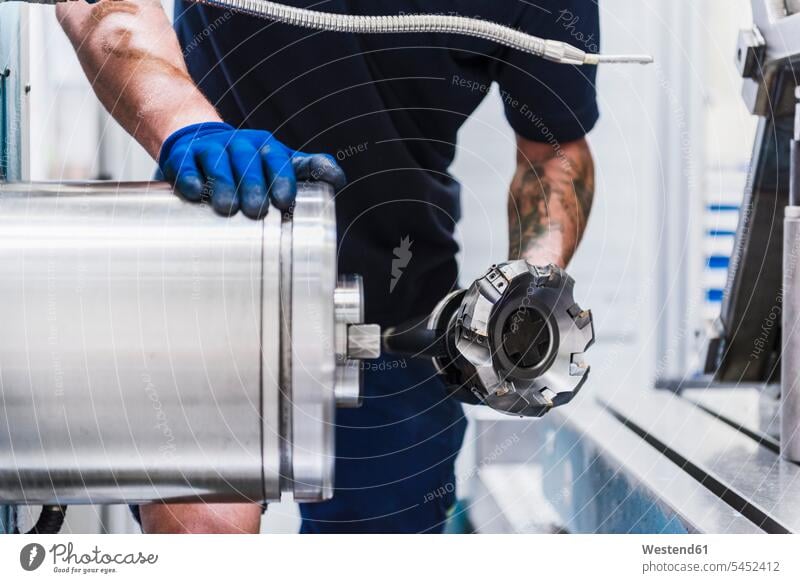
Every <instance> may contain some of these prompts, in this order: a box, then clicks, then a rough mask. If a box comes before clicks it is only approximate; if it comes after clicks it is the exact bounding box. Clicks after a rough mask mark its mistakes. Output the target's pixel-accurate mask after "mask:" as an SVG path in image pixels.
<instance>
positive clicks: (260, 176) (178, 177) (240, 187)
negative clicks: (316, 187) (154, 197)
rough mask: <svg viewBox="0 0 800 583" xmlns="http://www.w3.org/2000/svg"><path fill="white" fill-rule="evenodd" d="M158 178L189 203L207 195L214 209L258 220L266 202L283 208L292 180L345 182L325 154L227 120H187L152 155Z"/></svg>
mask: <svg viewBox="0 0 800 583" xmlns="http://www.w3.org/2000/svg"><path fill="white" fill-rule="evenodd" d="M158 163H159V166H160V167H161V171H162V172H163V174H164V177H165V178H166V179H167V180H169V181H170V182H171V183H173V184H174V185H175V186H176V188H177V189H178V191H179V192H180V193H181V194H182V195H183V196H184V197H185V198H186V199H187V200H190V201H192V202H199V201H200V200H201V199H202V198H203V197H205V196H207V197H210V199H211V205H212V206H213V207H214V210H216V211H217V212H218V213H220V214H223V215H234V214H236V213H237V212H238V211H239V209H241V210H242V212H243V213H244V214H245V215H247V216H248V217H250V218H251V219H260V218H263V217H264V216H265V215H266V214H267V211H268V209H269V203H270V201H272V204H274V205H275V206H276V207H277V208H279V209H281V210H287V209H289V208H290V207H291V206H292V204H293V203H294V198H295V195H296V194H297V181H298V180H314V181H316V180H320V181H323V182H327V183H329V184H330V185H331V186H333V187H334V189H337V190H338V189H340V188H342V187H343V186H344V184H345V176H344V171H343V170H342V169H341V168H340V167H339V166H338V165H337V164H336V161H335V160H334V159H333V157H331V156H328V155H326V154H304V153H302V152H296V151H294V150H291V149H290V148H287V147H286V146H284V145H283V144H282V143H281V142H279V141H278V140H277V139H276V138H275V137H274V136H273V135H272V134H271V133H269V132H266V131H261V130H237V129H235V128H233V127H231V126H229V125H228V124H225V123H219V122H216V123H215V122H211V123H201V124H193V125H190V126H187V127H185V128H182V129H180V130H178V131H176V132H175V133H173V134H172V135H171V136H169V137H168V138H167V139H166V140H165V141H164V144H163V146H162V147H161V153H160V154H159V158H158Z"/></svg>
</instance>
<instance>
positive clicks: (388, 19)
mask: <svg viewBox="0 0 800 583" xmlns="http://www.w3.org/2000/svg"><path fill="white" fill-rule="evenodd" d="M28 1H29V2H31V3H36V4H57V3H59V2H65V1H67V0H28ZM191 1H192V2H195V3H197V4H206V5H208V6H215V7H217V8H224V9H226V10H230V11H232V12H239V13H242V14H248V15H251V16H257V17H259V18H266V19H268V20H273V21H275V22H281V23H284V24H289V25H292V26H299V27H302V28H310V29H313V30H324V31H329V32H345V33H353V34H395V33H426V32H430V33H445V34H459V35H464V36H471V37H476V38H482V39H486V40H489V41H492V42H495V43H497V44H499V45H503V46H506V47H510V48H512V49H516V50H518V51H522V52H524V53H530V54H532V55H536V56H537V57H542V58H544V59H547V60H548V61H553V62H556V63H561V64H565V65H598V64H600V63H641V64H647V63H651V62H652V61H653V58H652V57H650V56H648V55H596V54H592V53H587V52H585V51H582V50H581V49H579V48H577V47H575V46H572V45H570V44H568V43H565V42H561V41H553V40H546V39H543V38H539V37H537V36H533V35H530V34H526V33H524V32H521V31H519V30H515V29H513V28H511V27H509V26H504V25H502V24H497V23H495V22H490V21H488V20H480V19H478V18H467V17H465V16H453V15H438V14H398V15H396V16H395V15H392V16H362V15H356V14H335V13H331V12H320V11H317V10H308V9H305V8H297V7H295V6H285V5H283V4H280V3H278V2H269V1H268V0H191ZM1 2H3V0H0V3H1Z"/></svg>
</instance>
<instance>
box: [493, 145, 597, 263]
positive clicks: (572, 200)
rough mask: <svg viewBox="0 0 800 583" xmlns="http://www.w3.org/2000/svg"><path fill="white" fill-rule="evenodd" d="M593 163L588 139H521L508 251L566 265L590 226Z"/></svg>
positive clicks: (510, 206)
mask: <svg viewBox="0 0 800 583" xmlns="http://www.w3.org/2000/svg"><path fill="white" fill-rule="evenodd" d="M593 199H594V163H593V161H592V154H591V151H590V150H589V146H588V144H587V143H586V140H579V141H576V142H570V143H569V144H565V145H563V146H562V147H561V148H560V149H559V150H558V151H557V152H556V151H554V149H553V147H552V146H550V145H545V144H536V143H533V142H528V141H527V140H523V139H522V138H520V139H519V150H518V156H517V171H516V173H515V175H514V179H513V181H512V183H511V189H510V196H509V199H508V224H509V257H510V258H512V259H520V258H524V259H527V260H528V261H529V262H530V263H533V264H537V265H543V264H547V263H555V264H556V265H559V266H561V267H566V265H567V264H568V263H569V261H570V259H572V256H573V255H574V253H575V250H576V249H577V246H578V243H580V241H581V238H582V237H583V232H584V230H585V229H586V222H587V220H588V218H589V212H590V211H591V209H592V201H593Z"/></svg>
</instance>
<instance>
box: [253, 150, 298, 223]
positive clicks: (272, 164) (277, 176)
mask: <svg viewBox="0 0 800 583" xmlns="http://www.w3.org/2000/svg"><path fill="white" fill-rule="evenodd" d="M260 153H261V159H262V160H263V161H264V168H265V170H266V173H267V179H268V180H269V197H270V199H271V200H272V204H274V205H275V206H276V207H277V208H279V209H280V210H282V211H285V210H289V209H290V208H291V206H292V203H294V199H295V196H297V180H296V179H295V175H294V168H293V167H292V163H291V161H290V160H289V154H288V152H287V151H286V149H285V148H283V147H280V146H277V145H270V144H268V145H266V146H263V147H262V148H261V152H260Z"/></svg>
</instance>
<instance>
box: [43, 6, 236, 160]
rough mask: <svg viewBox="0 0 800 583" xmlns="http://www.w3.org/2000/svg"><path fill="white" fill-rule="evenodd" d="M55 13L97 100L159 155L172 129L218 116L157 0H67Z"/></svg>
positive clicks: (215, 118)
mask: <svg viewBox="0 0 800 583" xmlns="http://www.w3.org/2000/svg"><path fill="white" fill-rule="evenodd" d="M57 16H58V19H59V21H60V22H61V25H62V27H63V28H64V31H65V32H66V33H67V36H68V37H69V39H70V41H71V42H72V44H73V46H74V47H75V50H76V52H77V54H78V58H79V59H80V62H81V66H82V67H83V70H84V71H85V73H86V75H87V77H88V78H89V81H91V83H92V86H93V88H94V90H95V92H96V93H97V96H98V97H99V98H100V101H101V102H102V103H103V105H104V106H105V107H106V109H108V111H109V112H110V113H111V115H112V116H113V117H114V118H115V119H116V120H117V121H118V122H119V123H120V124H121V125H122V127H124V128H125V129H126V130H127V131H128V132H129V133H130V134H131V135H133V136H134V138H136V140H137V141H138V142H139V143H140V144H142V146H143V147H144V148H145V149H146V150H147V151H148V152H149V153H150V155H151V156H153V157H154V158H156V157H157V156H158V152H159V148H160V147H161V144H162V143H163V142H164V140H165V139H166V138H167V137H168V136H169V135H170V134H171V133H172V132H174V131H175V130H178V129H180V128H182V127H184V126H187V125H189V124H193V123H199V122H204V121H220V118H219V115H218V114H217V112H216V110H215V109H214V107H213V106H212V105H211V104H210V103H209V102H208V100H206V98H205V97H204V96H203V95H202V93H201V92H200V91H199V90H198V89H197V87H196V85H195V84H194V82H193V81H192V79H191V77H189V73H188V71H187V70H186V65H185V63H184V60H183V55H182V54H181V50H180V45H179V44H178V40H177V38H176V36H175V33H174V31H173V30H172V27H171V26H170V23H169V19H168V18H167V16H166V14H165V13H164V10H163V9H162V7H161V3H160V2H159V1H158V0H137V1H135V2H134V1H131V0H121V1H114V2H112V1H108V0H106V1H103V2H99V3H97V4H94V5H89V4H86V3H84V2H68V3H63V4H60V5H59V6H58V8H57Z"/></svg>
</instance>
